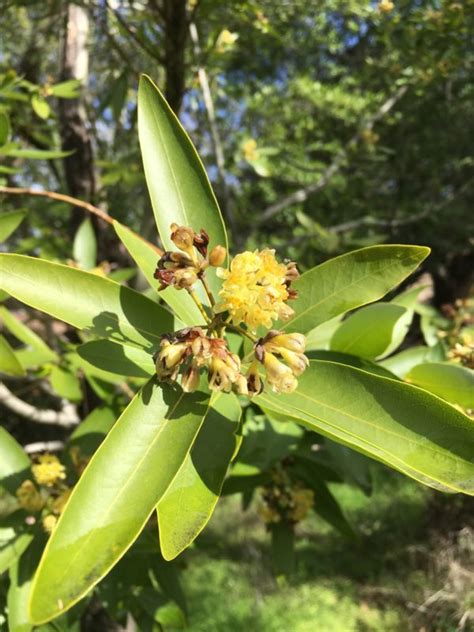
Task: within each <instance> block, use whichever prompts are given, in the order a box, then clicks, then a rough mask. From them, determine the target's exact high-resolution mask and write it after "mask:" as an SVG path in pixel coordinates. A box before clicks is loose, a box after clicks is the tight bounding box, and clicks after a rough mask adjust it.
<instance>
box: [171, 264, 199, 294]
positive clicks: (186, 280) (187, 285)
mask: <svg viewBox="0 0 474 632" xmlns="http://www.w3.org/2000/svg"><path fill="white" fill-rule="evenodd" d="M197 280H198V279H197V274H196V271H195V270H193V269H192V268H180V269H179V270H176V271H175V273H174V278H173V285H174V287H175V288H176V289H178V290H183V289H185V290H190V289H191V288H192V287H193V285H194V284H195V283H197Z"/></svg>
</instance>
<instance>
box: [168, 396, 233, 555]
mask: <svg viewBox="0 0 474 632" xmlns="http://www.w3.org/2000/svg"><path fill="white" fill-rule="evenodd" d="M240 415H241V408H240V404H239V402H238V400H237V398H236V397H235V396H234V395H229V394H217V395H216V396H215V397H213V398H212V399H211V404H210V407H209V409H208V411H207V414H206V416H205V418H204V421H203V424H202V426H201V429H200V430H199V433H198V435H197V437H196V441H195V442H194V444H193V447H192V449H191V452H190V453H189V455H188V457H187V458H186V460H185V461H184V463H183V465H182V466H181V468H180V470H179V472H178V473H177V475H176V477H175V479H174V480H173V482H172V483H171V485H170V487H169V488H168V490H167V491H166V494H165V495H164V496H163V498H162V499H161V500H160V502H159V504H158V507H157V512H158V524H159V533H160V546H161V552H162V554H163V557H164V559H165V560H172V559H174V558H175V557H176V556H178V555H179V554H180V553H181V552H182V551H183V550H184V549H185V548H186V547H187V546H189V545H190V544H191V542H193V540H194V539H195V538H196V537H197V536H198V535H199V533H200V532H201V531H202V530H203V529H204V527H205V526H206V524H207V523H208V521H209V519H210V517H211V515H212V513H213V511H214V508H215V506H216V504H217V501H218V499H219V496H220V493H221V489H222V484H223V481H224V477H225V474H226V472H227V468H228V466H229V463H230V461H231V458H232V455H233V454H234V450H235V445H236V436H235V433H236V431H237V429H238V426H239V420H240Z"/></svg>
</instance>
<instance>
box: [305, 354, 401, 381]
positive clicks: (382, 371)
mask: <svg viewBox="0 0 474 632" xmlns="http://www.w3.org/2000/svg"><path fill="white" fill-rule="evenodd" d="M306 355H307V356H308V358H309V359H310V360H327V361H328V362H339V363H340V364H347V365H349V366H355V367H356V368H357V369H362V370H364V371H367V372H368V373H375V375H381V376H382V377H388V378H391V379H392V380H396V379H397V376H396V375H394V374H393V373H392V372H391V371H389V370H388V369H386V368H384V367H383V366H380V365H379V364H376V363H375V362H371V361H370V360H366V359H365V358H359V357H358V356H355V355H352V354H350V353H341V352H339V351H322V350H321V351H308V352H307V353H306Z"/></svg>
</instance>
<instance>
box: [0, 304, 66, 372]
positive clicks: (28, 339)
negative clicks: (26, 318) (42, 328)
mask: <svg viewBox="0 0 474 632" xmlns="http://www.w3.org/2000/svg"><path fill="white" fill-rule="evenodd" d="M0 319H1V320H2V321H3V324H4V326H5V327H6V328H7V329H8V330H9V331H10V332H11V333H12V334H13V335H14V336H15V338H18V340H20V341H21V342H23V343H24V344H25V345H27V346H28V347H31V348H32V349H31V350H34V351H35V352H36V354H35V358H36V364H43V363H45V362H52V361H54V360H56V359H57V355H56V353H55V352H54V351H53V350H52V349H50V348H49V347H48V345H47V344H46V343H45V342H44V341H43V340H42V339H41V338H40V337H39V336H38V334H35V332H34V331H33V330H31V329H30V328H29V327H27V326H26V325H24V324H23V323H22V322H21V321H20V320H18V319H17V318H15V316H13V314H12V313H11V312H10V311H9V310H8V309H6V308H5V307H2V306H0ZM25 351H26V349H18V350H17V351H16V355H17V358H18V360H19V361H20V363H21V365H22V366H23V367H24V368H29V367H30V366H34V364H31V362H29V363H28V366H26V364H25V362H24V361H23V358H24V356H25Z"/></svg>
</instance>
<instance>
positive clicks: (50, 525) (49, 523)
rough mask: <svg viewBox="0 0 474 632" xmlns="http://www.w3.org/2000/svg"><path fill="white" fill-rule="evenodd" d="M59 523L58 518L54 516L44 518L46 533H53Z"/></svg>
mask: <svg viewBox="0 0 474 632" xmlns="http://www.w3.org/2000/svg"><path fill="white" fill-rule="evenodd" d="M57 522H58V519H57V518H56V516H53V514H49V515H48V516H45V517H44V518H43V529H44V530H45V531H46V533H52V532H53V531H54V528H55V526H56V524H57Z"/></svg>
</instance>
